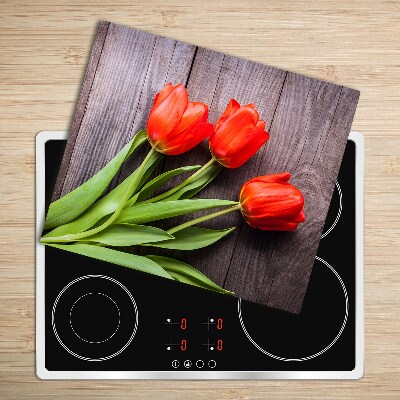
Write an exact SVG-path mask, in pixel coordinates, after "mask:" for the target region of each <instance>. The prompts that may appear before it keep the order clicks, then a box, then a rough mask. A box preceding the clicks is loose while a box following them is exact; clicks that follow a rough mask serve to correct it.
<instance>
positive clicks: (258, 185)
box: [239, 172, 305, 231]
mask: <svg viewBox="0 0 400 400" xmlns="http://www.w3.org/2000/svg"><path fill="white" fill-rule="evenodd" d="M289 178H290V174H289V173H288V172H282V173H280V174H275V175H265V176H259V177H257V178H253V179H250V180H249V181H248V182H246V183H245V184H244V185H243V187H242V190H241V192H240V198H239V201H240V205H241V210H242V213H243V215H244V217H245V218H246V221H247V222H248V223H249V225H251V226H252V227H254V228H260V229H263V230H273V231H292V230H294V229H296V228H297V225H298V224H299V223H300V222H303V221H305V215H304V212H303V206H304V198H303V195H302V193H301V192H300V190H299V189H297V188H296V187H295V186H293V185H291V184H290V183H289V182H288V181H289Z"/></svg>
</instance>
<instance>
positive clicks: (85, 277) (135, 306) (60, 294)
mask: <svg viewBox="0 0 400 400" xmlns="http://www.w3.org/2000/svg"><path fill="white" fill-rule="evenodd" d="M88 278H102V279H107V280H109V281H111V282H114V283H116V284H117V285H119V286H120V287H121V288H122V289H123V290H124V291H125V292H126V293H127V294H128V296H129V298H130V300H131V302H132V304H133V307H134V309H135V315H136V319H135V326H134V327H133V332H132V335H131V336H130V338H129V339H128V341H127V342H126V343H125V345H124V346H123V347H122V348H121V349H119V350H118V351H116V352H115V353H113V354H111V355H109V356H106V357H100V358H90V357H84V356H81V355H79V354H77V353H75V352H73V351H72V350H71V349H70V348H68V347H67V346H66V345H65V344H64V343H63V341H62V340H61V339H60V336H59V335H58V332H57V329H56V325H55V311H56V307H57V303H58V301H59V300H60V297H61V296H62V294H63V293H64V292H65V291H66V290H67V289H68V288H69V287H70V286H72V285H73V284H74V283H76V282H79V281H81V280H83V279H88ZM138 323H139V313H138V309H137V305H136V302H135V299H134V298H133V296H132V294H131V293H130V292H129V290H128V289H127V288H126V287H125V286H124V285H123V284H122V283H121V282H118V281H117V280H116V279H113V278H110V277H109V276H106V275H84V276H81V277H79V278H76V279H74V280H73V281H71V282H70V283H69V284H68V285H67V286H65V287H64V288H63V289H62V290H61V292H60V293H59V294H58V296H57V298H56V300H55V301H54V304H53V309H52V311H51V325H52V327H53V332H54V334H55V335H56V338H57V340H58V342H59V343H60V344H61V346H62V347H64V349H65V350H67V351H68V353H70V354H71V355H73V356H74V357H76V358H79V359H80V360H84V361H106V360H109V359H111V358H113V357H116V356H117V355H119V354H121V353H122V352H123V351H124V350H125V349H126V348H127V347H128V346H129V345H130V344H131V342H132V340H133V338H134V337H135V335H136V331H137V326H138Z"/></svg>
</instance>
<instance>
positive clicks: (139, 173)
mask: <svg viewBox="0 0 400 400" xmlns="http://www.w3.org/2000/svg"><path fill="white" fill-rule="evenodd" d="M154 152H155V150H154V149H153V148H152V149H150V151H149V153H148V154H147V156H146V158H145V159H144V160H143V162H142V164H141V165H140V167H139V168H138V169H137V170H136V174H135V176H134V178H133V179H132V182H131V183H130V185H129V186H128V188H127V190H126V192H125V193H124V196H123V197H122V199H121V202H120V203H119V205H118V207H117V209H116V210H115V211H114V213H113V214H112V215H111V216H110V218H108V219H107V221H105V222H104V223H103V224H101V225H100V226H98V227H96V228H93V229H89V230H88V231H85V232H80V233H74V234H70V235H65V236H58V237H48V238H45V237H44V238H42V239H40V241H41V242H42V243H57V242H72V241H75V240H79V239H83V238H85V237H87V236H91V235H94V234H96V233H99V232H101V231H102V230H103V229H105V228H107V227H108V226H110V225H111V224H112V223H113V222H114V221H115V220H116V219H117V217H118V216H119V214H120V213H121V211H122V209H123V208H124V206H125V203H126V202H127V201H128V200H129V197H130V195H131V192H132V189H133V188H134V187H135V186H137V185H138V183H139V182H140V180H141V178H142V172H143V169H144V167H145V166H146V164H147V162H148V161H149V159H150V157H151V156H152V155H153V154H154Z"/></svg>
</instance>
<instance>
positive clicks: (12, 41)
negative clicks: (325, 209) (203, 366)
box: [0, 0, 400, 399]
mask: <svg viewBox="0 0 400 400" xmlns="http://www.w3.org/2000/svg"><path fill="white" fill-rule="evenodd" d="M82 3H84V4H85V5H82ZM100 3H101V4H100ZM290 3H291V4H290V5H289V2H284V1H276V2H270V1H262V0H257V1H252V0H248V1H246V2H239V1H232V0H218V1H212V0H202V1H195V0H191V1H172V0H158V1H153V0H146V1H142V2H134V1H132V0H127V1H121V0H114V1H108V2H106V1H94V0H89V1H82V0H68V1H67V0H64V1H63V2H59V1H55V0H35V1H24V0H16V1H11V0H9V1H4V0H1V1H0V34H1V38H0V131H1V141H0V168H1V169H0V173H1V175H0V178H1V187H0V205H1V207H0V218H1V227H2V229H1V232H0V235H1V245H0V246H1V247H0V398H1V399H3V398H5V399H11V398H15V399H20V398H24V399H28V398H68V399H71V398H73V399H77V398H95V399H100V398H104V399H108V398H135V399H192V398H200V399H211V398H212V399H264V398H267V397H268V398H293V399H298V398H311V397H312V398H330V399H332V398H346V399H348V398H360V397H361V396H363V397H365V398H381V397H392V398H400V383H399V382H400V322H399V321H400V313H399V311H400V301H399V300H400V265H399V264H400V262H399V257H398V256H399V254H398V253H399V251H398V250H399V242H400V235H399V234H400V213H399V203H400V179H399V178H400V106H399V104H400V2H398V1H372V0H364V1H359V0H353V1H323V0H319V1H296V2H294V1H293V2H290ZM100 19H105V20H110V21H112V22H115V23H119V24H125V25H129V26H133V27H136V28H139V29H143V30H147V31H149V32H152V33H156V34H161V35H165V36H169V37H172V38H175V39H179V40H183V41H186V42H189V43H194V44H197V45H201V46H204V47H208V48H211V49H215V50H219V51H223V52H226V53H229V54H234V55H237V56H241V57H246V58H249V59H252V60H255V61H259V62H262V63H266V64H269V65H272V66H276V67H279V68H283V69H288V70H290V71H295V72H299V73H302V74H305V75H309V76H313V77H317V78H321V79H325V80H329V81H332V82H336V83H339V84H341V85H347V86H350V87H353V88H355V89H358V90H360V91H361V97H360V101H359V106H358V109H357V112H356V116H355V120H354V123H353V129H355V130H359V131H361V132H363V133H364V135H365V139H366V165H365V168H366V178H365V185H366V197H365V201H366V202H365V217H366V222H365V232H366V235H365V244H366V249H365V292H366V295H365V343H366V349H365V376H364V378H363V379H362V380H360V381H337V382H334V381H240V382H239V381H220V382H219V381H206V382H202V381H199V382H192V381H191V382H188V381H155V382H151V381H91V382H90V381H75V382H70V381H48V382H44V381H40V380H38V379H37V378H36V376H35V351H34V343H35V334H34V328H35V314H34V305H35V290H34V284H35V264H34V263H35V255H34V205H35V198H34V182H35V168H34V160H35V154H34V138H35V135H36V133H37V132H39V131H41V130H66V129H68V128H69V125H70V122H71V119H72V115H73V113H74V107H75V101H76V99H77V96H78V93H79V90H80V84H81V79H82V78H83V74H84V71H85V66H86V62H87V57H88V53H89V50H90V48H91V45H92V40H93V35H94V32H95V29H96V26H97V23H98V21H99V20H100Z"/></svg>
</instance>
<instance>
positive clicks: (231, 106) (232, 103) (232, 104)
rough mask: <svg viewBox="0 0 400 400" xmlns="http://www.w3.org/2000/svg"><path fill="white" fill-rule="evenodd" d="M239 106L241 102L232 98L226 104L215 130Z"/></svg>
mask: <svg viewBox="0 0 400 400" xmlns="http://www.w3.org/2000/svg"><path fill="white" fill-rule="evenodd" d="M239 108H240V104H239V103H238V102H237V101H236V100H235V99H231V100H230V102H229V103H228V105H227V106H226V109H225V111H224V113H223V114H222V115H221V116H220V117H219V119H218V121H217V123H216V125H215V130H217V129H218V128H219V127H220V126H221V125H222V124H223V123H224V122H225V121H226V120H227V119H228V118H229V117H230V116H231V115H232V114H233V113H234V112H235V111H237V110H238V109H239Z"/></svg>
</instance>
